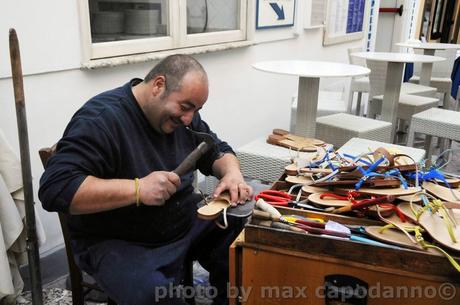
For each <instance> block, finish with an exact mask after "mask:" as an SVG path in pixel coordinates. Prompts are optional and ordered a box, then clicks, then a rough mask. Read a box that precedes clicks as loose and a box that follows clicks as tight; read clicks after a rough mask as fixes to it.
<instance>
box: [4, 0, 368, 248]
mask: <svg viewBox="0 0 460 305" xmlns="http://www.w3.org/2000/svg"><path fill="white" fill-rule="evenodd" d="M300 3H302V1H300ZM5 6H6V10H5V9H2V11H1V13H0V54H2V59H1V60H0V109H1V110H0V128H1V129H2V130H3V131H4V132H5V134H6V136H7V138H8V140H9V141H10V143H11V144H12V145H13V146H14V147H15V148H16V149H17V150H19V148H18V140H17V131H16V130H17V129H16V118H15V110H14V99H13V90H12V82H11V78H10V73H11V72H10V66H9V57H8V39H7V37H8V28H10V27H15V28H16V29H17V32H18V35H19V40H20V44H21V52H22V61H23V70H24V74H25V78H24V86H25V97H26V105H27V116H28V124H29V137H30V149H31V157H32V172H33V176H34V178H35V183H34V191H35V193H37V189H38V180H39V177H40V175H41V173H42V172H43V170H42V166H41V163H40V160H39V157H38V154H37V151H38V149H39V148H41V147H44V146H49V145H51V144H53V143H55V142H56V141H57V140H58V139H59V138H60V136H61V135H62V132H63V130H64V128H65V126H66V124H67V122H68V121H69V119H70V117H71V116H72V114H73V113H74V112H75V111H76V110H77V109H78V108H79V107H80V106H81V105H82V104H83V103H84V102H85V101H86V100H87V99H88V98H90V97H91V96H93V95H95V94H97V93H99V92H101V91H103V90H107V89H111V88H113V87H115V86H119V85H122V84H123V83H125V82H126V81H128V80H129V79H131V78H133V77H143V76H144V75H145V74H146V72H147V71H148V70H149V69H150V68H151V67H152V66H153V65H154V63H153V62H150V63H140V64H132V65H125V66H118V67H114V68H103V69H97V70H91V71H88V70H80V69H79V66H80V58H81V51H80V41H79V20H78V12H77V5H76V1H59V0H46V1H45V0H42V1H24V0H15V1H7V2H6V3H3V7H5ZM300 15H301V13H300ZM297 22H300V24H302V22H301V20H297ZM293 31H295V30H294V29H291V28H290V29H284V30H279V29H278V30H263V31H258V32H256V40H257V41H260V40H266V39H270V37H275V36H276V35H281V36H292V35H291V34H292V32H293ZM297 32H298V34H299V36H298V37H297V38H294V39H289V40H282V41H276V42H269V43H262V44H257V45H255V46H251V47H244V48H239V49H233V50H228V51H221V52H215V53H208V54H200V55H197V56H196V58H197V59H198V60H199V61H200V62H201V63H202V64H203V65H204V67H205V69H206V70H207V71H208V74H209V79H210V95H209V100H208V102H207V103H206V105H205V107H204V109H203V110H202V115H203V117H204V119H205V120H207V121H208V123H209V124H210V125H211V126H212V127H213V129H214V130H215V131H216V132H217V133H218V134H219V135H220V136H221V137H222V138H223V139H226V140H227V141H228V142H230V143H231V144H232V145H233V146H234V147H238V146H241V145H243V144H245V143H247V142H249V141H251V140H253V139H254V138H257V137H264V136H266V135H267V134H269V133H271V130H272V129H273V128H285V129H288V128H289V113H290V101H291V97H292V95H293V93H295V92H296V90H297V79H296V78H295V77H290V76H281V75H275V74H269V73H263V72H260V71H256V70H254V69H253V68H251V63H253V62H256V61H261V60H275V59H313V60H328V61H336V62H347V52H346V49H347V48H349V47H356V46H361V45H362V42H361V41H353V42H350V43H345V44H339V45H333V46H329V47H326V48H324V47H322V30H321V29H315V30H303V29H298V30H297ZM53 71H54V72H53ZM36 73H38V74H36ZM326 82H327V81H326ZM323 85H324V83H323ZM36 202H37V203H39V202H38V198H36ZM39 216H40V217H41V218H42V220H43V223H44V224H45V230H46V234H47V239H48V240H47V243H46V244H45V245H44V246H43V247H42V248H41V253H44V252H48V251H50V250H53V249H54V248H55V247H57V246H60V245H61V244H62V239H61V232H60V229H59V224H58V220H57V217H56V215H55V214H54V213H47V212H45V211H43V210H42V209H41V208H40V209H39Z"/></svg>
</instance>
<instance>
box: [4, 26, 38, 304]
mask: <svg viewBox="0 0 460 305" xmlns="http://www.w3.org/2000/svg"><path fill="white" fill-rule="evenodd" d="M10 59H11V73H12V78H13V87H14V100H15V104H16V119H17V124H18V135H19V149H20V153H21V169H22V183H23V186H24V204H25V210H26V233H27V239H26V247H27V258H28V261H29V274H30V280H31V287H32V304H33V305H43V295H42V280H41V276H40V256H39V253H38V242H37V231H36V226H35V210H34V194H33V189H32V174H31V169H30V153H29V135H28V132H27V117H26V105H25V100H24V88H23V82H22V67H21V54H20V52H19V41H18V37H17V35H16V30H14V29H10Z"/></svg>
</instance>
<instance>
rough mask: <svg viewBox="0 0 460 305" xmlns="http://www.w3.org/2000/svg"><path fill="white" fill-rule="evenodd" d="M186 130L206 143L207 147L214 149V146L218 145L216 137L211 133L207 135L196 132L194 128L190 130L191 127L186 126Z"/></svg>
mask: <svg viewBox="0 0 460 305" xmlns="http://www.w3.org/2000/svg"><path fill="white" fill-rule="evenodd" d="M185 128H186V129H187V130H188V131H190V132H191V133H192V134H193V135H195V136H197V137H198V138H199V139H200V140H201V141H204V142H205V143H206V144H207V145H209V146H211V147H212V146H213V145H215V144H216V142H215V141H214V136H213V135H211V134H209V133H206V132H201V131H195V130H193V129H192V128H190V127H189V126H186V127H185Z"/></svg>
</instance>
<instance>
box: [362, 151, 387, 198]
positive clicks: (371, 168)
mask: <svg viewBox="0 0 460 305" xmlns="http://www.w3.org/2000/svg"><path fill="white" fill-rule="evenodd" d="M385 160H386V158H385V157H381V158H380V159H378V160H377V161H376V162H375V163H374V164H372V165H371V166H369V168H368V169H367V170H364V169H363V168H362V167H361V166H358V170H359V171H360V172H361V173H362V174H363V177H362V178H361V179H359V181H358V182H357V183H356V184H355V189H356V190H359V189H360V188H361V186H362V185H363V183H364V182H365V181H366V180H367V179H368V178H369V177H370V174H371V173H373V172H374V170H375V169H376V168H377V166H379V165H380V163H382V162H383V161H385Z"/></svg>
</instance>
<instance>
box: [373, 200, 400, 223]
mask: <svg viewBox="0 0 460 305" xmlns="http://www.w3.org/2000/svg"><path fill="white" fill-rule="evenodd" d="M379 206H380V207H382V208H386V209H392V210H393V211H395V213H396V214H397V215H398V217H399V219H401V221H402V222H406V221H407V218H406V215H404V214H403V212H401V210H400V209H399V208H398V207H397V206H396V205H394V204H392V203H382V204H379Z"/></svg>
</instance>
